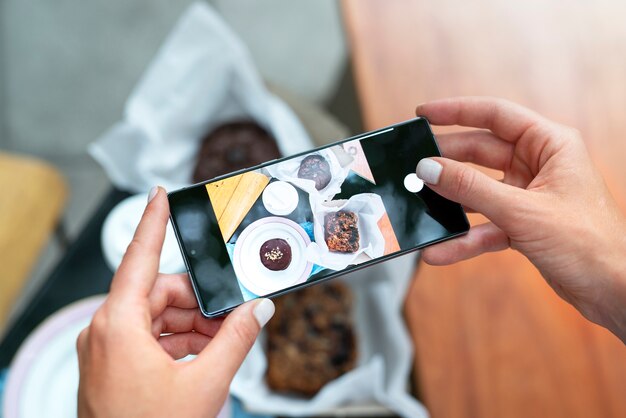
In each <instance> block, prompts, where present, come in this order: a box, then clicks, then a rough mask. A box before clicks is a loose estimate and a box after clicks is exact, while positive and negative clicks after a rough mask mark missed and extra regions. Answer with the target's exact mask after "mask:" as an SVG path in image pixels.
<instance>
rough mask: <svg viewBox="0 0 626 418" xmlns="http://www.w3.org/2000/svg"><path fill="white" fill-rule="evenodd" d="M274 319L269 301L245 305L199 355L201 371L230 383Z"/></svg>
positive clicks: (227, 320) (237, 310)
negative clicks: (262, 332)
mask: <svg viewBox="0 0 626 418" xmlns="http://www.w3.org/2000/svg"><path fill="white" fill-rule="evenodd" d="M272 315H274V304H273V303H272V301H271V300H269V299H260V300H255V301H251V302H247V303H244V304H243V305H241V306H239V307H238V308H237V309H235V310H234V311H233V312H231V313H230V314H229V315H228V316H227V317H226V319H225V320H224V323H223V324H222V326H221V327H220V330H219V331H218V333H217V334H216V335H215V337H214V338H213V341H212V342H211V344H209V345H208V346H207V347H206V348H205V349H204V350H203V351H202V352H201V353H200V354H199V355H198V358H197V361H198V363H199V364H200V367H199V370H202V371H203V373H205V371H206V370H211V372H212V376H218V377H219V378H221V379H227V381H229V382H230V380H231V379H232V378H233V376H234V375H235V373H236V372H237V370H238V369H239V366H241V363H242V362H243V360H244V359H245V358H246V355H247V354H248V352H249V351H250V349H251V348H252V345H253V344H254V341H255V340H256V338H257V336H258V335H259V332H260V331H261V327H262V326H263V325H265V324H266V323H267V321H269V319H270V318H271V317H272Z"/></svg>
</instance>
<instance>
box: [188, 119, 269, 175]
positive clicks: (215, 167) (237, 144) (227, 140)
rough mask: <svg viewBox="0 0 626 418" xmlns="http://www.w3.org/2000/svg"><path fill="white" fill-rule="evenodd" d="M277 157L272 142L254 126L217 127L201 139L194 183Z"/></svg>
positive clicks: (246, 124) (262, 130) (264, 132)
mask: <svg viewBox="0 0 626 418" xmlns="http://www.w3.org/2000/svg"><path fill="white" fill-rule="evenodd" d="M279 157H280V151H279V150H278V145H277V144H276V141H275V140H274V138H272V137H271V136H270V135H269V134H268V133H267V131H266V130H265V129H263V128H262V127H260V126H259V125H258V124H256V123H254V122H247V121H242V122H231V123H226V124H224V125H221V126H218V127H217V128H216V129H215V130H213V131H212V132H210V133H209V134H208V135H206V136H205V137H204V138H203V139H202V144H201V145H200V152H199V153H198V160H197V163H196V168H195V170H194V172H193V181H194V183H197V182H200V181H204V180H210V179H212V178H214V177H217V176H221V175H222V174H227V173H230V172H232V171H237V170H241V169H242V168H247V167H252V166H255V165H258V164H261V163H264V162H266V161H269V160H273V159H275V158H279Z"/></svg>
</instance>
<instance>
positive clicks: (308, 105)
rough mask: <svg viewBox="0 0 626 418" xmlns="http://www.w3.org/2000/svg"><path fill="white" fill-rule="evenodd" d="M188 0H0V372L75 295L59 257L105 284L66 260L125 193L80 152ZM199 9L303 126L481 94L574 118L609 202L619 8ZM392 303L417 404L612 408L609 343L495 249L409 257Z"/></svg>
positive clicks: (379, 120)
mask: <svg viewBox="0 0 626 418" xmlns="http://www.w3.org/2000/svg"><path fill="white" fill-rule="evenodd" d="M191 3H192V2H191V1H181V0H168V1H165V0H152V1H147V0H132V1H126V2H80V1H76V0H60V1H56V2H46V1H41V0H0V185H2V190H3V194H2V196H0V266H1V267H0V273H1V274H0V329H1V331H0V335H3V340H2V345H1V347H2V350H3V352H2V353H0V360H2V364H0V368H2V367H6V366H8V364H9V362H10V360H11V359H12V357H13V355H14V353H15V351H16V350H17V348H18V347H19V345H20V344H21V342H22V341H23V339H24V338H25V337H26V336H27V335H28V332H30V331H31V330H32V329H33V328H34V327H35V326H36V325H37V324H39V323H40V322H41V321H42V320H43V318H45V317H46V316H47V315H49V314H50V313H52V312H53V311H54V310H56V309H58V308H59V307H62V306H63V305H64V304H67V303H69V302H70V301H71V300H75V299H76V298H78V297H82V296H84V295H86V294H90V291H91V290H90V289H89V286H88V284H84V283H83V285H81V284H80V283H81V282H80V280H79V279H78V278H76V279H74V280H75V281H74V282H73V283H78V284H77V285H75V286H73V287H72V288H63V287H59V285H58V283H62V279H63V277H67V274H68V269H71V270H72V271H73V272H74V274H81V275H83V277H82V278H83V281H84V282H85V283H88V282H89V280H90V272H91V271H92V270H90V269H91V268H93V269H94V271H95V269H100V270H98V271H99V273H93V274H94V275H97V276H98V277H101V279H98V280H100V282H99V283H100V285H102V283H106V280H107V277H108V278H109V279H110V272H109V271H107V270H106V269H102V266H101V265H88V264H87V265H84V264H71V263H79V262H80V260H84V261H85V263H88V262H89V260H91V259H90V258H89V257H91V256H94V257H96V255H94V254H99V252H100V248H99V239H100V238H99V234H100V228H101V225H102V221H103V219H104V217H105V216H106V215H107V213H108V212H109V211H110V210H111V208H112V207H113V206H114V204H115V203H117V202H118V201H119V200H120V199H121V196H125V195H120V194H119V193H123V192H124V191H118V190H114V188H113V186H112V184H111V182H110V180H109V179H108V178H107V176H106V174H105V173H104V171H103V170H102V168H101V167H100V166H99V165H98V164H97V163H96V162H95V161H94V160H93V159H92V158H91V157H90V156H89V155H88V154H87V151H86V147H87V145H88V144H89V143H91V142H93V141H94V140H95V139H97V138H98V137H99V136H100V135H101V134H102V133H103V132H105V131H106V130H107V129H108V128H109V127H110V126H112V125H113V124H114V123H115V122H116V121H118V120H120V118H121V117H122V114H123V111H124V102H125V100H126V98H127V97H128V95H129V94H130V92H131V90H132V88H133V86H134V85H135V84H136V83H137V82H138V80H139V78H140V76H141V74H142V72H143V71H144V70H145V68H146V66H147V64H148V63H149V62H150V60H151V59H152V58H153V57H154V56H155V54H156V52H157V51H158V49H159V47H160V45H161V44H162V42H163V41H164V39H165V37H166V35H167V34H168V33H169V32H170V30H171V29H172V27H173V26H174V24H175V22H176V21H177V19H178V18H179V16H180V15H181V13H182V12H183V11H184V10H185V8H186V7H187V6H188V5H189V4H191ZM209 3H210V4H211V5H213V6H214V7H215V8H216V10H217V11H218V12H219V13H220V15H221V16H222V17H223V19H224V20H225V21H226V22H227V23H228V24H229V25H230V26H231V27H232V29H233V30H234V31H235V32H236V33H237V35H238V36H239V37H240V38H241V39H242V40H243V42H244V43H245V44H246V45H247V47H248V48H249V50H250V52H251V55H252V57H253V59H254V63H255V65H256V66H257V69H258V71H259V72H260V74H261V75H262V77H263V79H264V80H265V81H266V83H267V84H268V86H269V87H270V89H271V90H273V91H275V92H276V93H277V94H278V95H279V96H280V97H281V98H283V99H284V100H285V101H286V102H287V103H288V104H289V105H290V106H291V107H292V108H293V109H294V110H295V112H296V113H297V115H298V117H299V118H300V119H301V121H302V123H303V124H304V126H305V127H306V128H307V130H308V131H309V132H310V133H311V135H312V136H313V137H314V138H324V139H326V140H332V139H340V138H342V137H345V136H347V135H349V134H356V133H360V132H363V131H365V130H371V129H376V128H380V127H383V126H386V125H389V124H391V123H394V122H399V121H401V120H405V119H408V118H410V117H412V116H413V109H414V106H415V104H417V103H419V102H423V101H427V100H431V99H435V98H440V97H447V96H456V95H493V96H500V97H504V98H508V99H510V100H513V101H517V102H519V103H521V104H524V105H526V106H529V107H531V108H533V109H535V110H537V111H539V112H540V113H543V114H545V115H546V116H548V117H550V118H553V119H555V120H557V121H559V122H561V123H563V124H567V125H570V126H574V127H576V128H577V129H579V130H581V132H582V133H583V136H584V137H585V139H586V141H587V143H588V146H589V149H590V151H591V153H592V156H593V158H594V161H596V163H597V165H598V167H599V168H600V170H601V171H602V172H603V174H604V175H605V178H606V181H607V183H608V185H609V187H610V189H611V191H612V192H613V194H614V195H615V197H616V199H617V200H618V202H619V203H620V205H622V208H625V207H626V205H625V204H624V203H625V202H626V200H625V199H624V190H626V168H625V167H624V164H623V160H624V158H625V157H626V140H625V139H624V138H626V117H624V109H626V25H624V24H623V22H624V20H625V19H626V3H623V2H620V1H618V0H599V1H597V2H593V3H590V2H585V1H582V0H574V1H571V2H568V3H567V4H563V3H562V2H557V1H545V0H544V1H540V0H529V1H525V2H513V1H495V0H480V1H477V2H471V3H468V2H462V1H459V0H442V1H437V2H432V1H426V0H397V1H393V2H389V1H385V0H365V1H357V0H343V1H336V0H306V1H305V0H301V1H299V2H293V1H288V0H264V1H262V2H259V1H253V0H228V1H227V0H212V1H209ZM450 129H453V128H448V129H446V130H450ZM446 130H441V129H438V130H437V132H444V131H446ZM32 158H34V159H35V160H33V159H32ZM581 193H584V190H581ZM472 221H473V222H480V221H481V219H480V218H479V217H472ZM20 222H22V223H20ZM81 251H82V252H81ZM70 259H71V263H70V261H68V260H70ZM99 262H100V264H102V260H101V255H100V261H99ZM68 263H70V264H68ZM68 266H69V267H68ZM77 266H78V267H77ZM107 275H108V276H107ZM55 283H57V285H55ZM81 286H83V287H81ZM72 292H75V293H76V296H75V297H72V296H71V295H72ZM68 295H70V296H68ZM404 313H405V318H406V321H407V325H408V327H409V330H410V331H411V336H412V340H413V343H414V347H415V362H414V369H413V378H412V381H411V385H412V388H413V392H414V394H415V396H417V397H418V398H419V399H421V400H422V401H423V402H424V403H425V405H426V407H427V408H428V409H429V411H430V413H431V415H432V416H433V417H471V416H482V417H484V416H494V417H495V416H520V417H522V416H550V417H561V416H562V417H566V416H567V417H578V416H580V417H583V416H585V417H595V416H598V417H618V416H626V398H624V397H623V391H624V389H625V388H626V350H625V348H624V346H623V345H622V344H621V343H620V342H619V341H618V340H617V339H616V338H615V337H613V336H612V335H611V334H609V333H608V332H607V331H605V330H603V329H601V328H599V327H597V326H595V325H592V324H590V323H588V322H586V321H584V320H583V319H582V318H581V317H580V316H579V315H578V313H577V312H575V311H574V309H573V308H571V307H570V306H569V305H567V304H565V303H564V302H562V301H561V300H560V299H558V297H556V296H555V295H554V294H553V293H552V292H551V291H550V289H549V288H548V286H547V285H546V284H545V283H544V281H543V280H542V278H541V277H540V276H539V274H538V273H537V272H536V270H535V269H534V268H533V267H532V266H531V265H529V263H527V262H526V261H525V260H524V259H523V258H522V257H520V256H519V255H518V254H516V253H514V252H512V251H505V252H502V253H498V254H490V255H486V256H483V257H481V258H479V259H478V260H471V261H467V262H464V263H461V264H459V265H456V266H451V267H446V268H432V267H427V266H420V267H419V268H418V269H417V271H416V274H415V280H414V283H413V286H412V288H411V289H410V291H409V293H408V295H407V299H406V305H405V307H404Z"/></svg>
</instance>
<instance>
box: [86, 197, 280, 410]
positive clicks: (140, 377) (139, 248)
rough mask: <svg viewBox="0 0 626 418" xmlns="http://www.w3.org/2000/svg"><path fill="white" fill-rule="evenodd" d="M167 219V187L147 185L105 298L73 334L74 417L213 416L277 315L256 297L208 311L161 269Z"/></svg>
mask: <svg viewBox="0 0 626 418" xmlns="http://www.w3.org/2000/svg"><path fill="white" fill-rule="evenodd" d="M168 216H169V206H168V201H167V198H166V196H165V191H164V190H163V189H161V188H155V189H153V190H152V191H151V193H150V197H149V201H148V205H147V207H146V210H145V212H144V214H143V217H142V219H141V222H140V224H139V226H138V227H137V231H136V232H135V236H134V238H133V241H132V242H131V244H130V245H129V247H128V249H127V251H126V255H125V256H124V259H123V260H122V263H121V265H120V267H119V269H118V271H117V272H116V273H115V276H114V277H113V282H112V283H111V291H110V294H109V297H108V298H107V300H106V301H105V303H104V304H103V305H102V307H101V308H100V309H99V310H98V311H97V312H96V314H95V315H94V317H93V320H92V322H91V324H90V325H89V326H88V327H87V328H86V329H84V330H83V331H82V332H81V334H80V336H79V337H78V340H77V350H78V360H79V367H80V385H79V390H78V415H79V416H80V417H120V416H131V415H132V416H177V417H196V416H197V417H205V416H215V415H217V413H218V412H219V410H220V408H221V407H222V405H223V403H224V401H225V400H226V397H227V395H228V388H229V386H230V382H231V380H232V379H233V376H234V375H235V373H236V372H237V370H238V369H239V366H240V365H241V363H242V362H243V360H244V359H245V357H246V355H247V354H248V351H250V349H251V348H252V345H253V343H254V341H255V340H256V338H257V336H258V334H259V332H260V329H261V327H263V325H265V323H267V321H268V320H269V319H270V318H271V317H272V315H273V314H274V305H273V303H272V302H271V301H270V300H269V299H257V300H254V301H251V302H248V303H245V304H243V305H241V306H240V307H238V308H237V309H235V310H234V311H233V312H232V313H230V314H229V315H228V316H227V317H226V318H219V319H206V318H204V317H203V316H202V315H201V313H200V310H199V309H198V305H197V301H196V298H195V296H194V293H193V289H192V287H191V284H190V283H189V280H188V278H187V276H186V275H185V274H180V275H162V274H159V273H158V266H159V257H160V254H161V248H162V246H163V240H164V237H165V227H166V225H167V222H168ZM189 354H197V355H198V356H197V357H196V358H195V359H193V360H191V361H188V362H176V361H175V360H176V359H179V358H183V357H185V356H187V355H189Z"/></svg>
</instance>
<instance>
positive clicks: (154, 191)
mask: <svg viewBox="0 0 626 418" xmlns="http://www.w3.org/2000/svg"><path fill="white" fill-rule="evenodd" d="M157 193H159V186H154V187H153V188H151V189H150V193H148V203H150V202H152V199H154V196H156V195H157Z"/></svg>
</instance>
